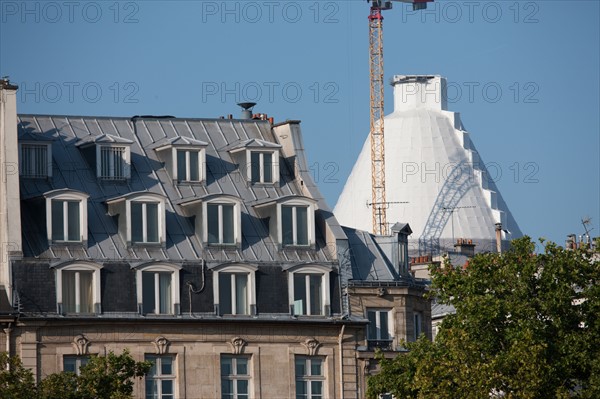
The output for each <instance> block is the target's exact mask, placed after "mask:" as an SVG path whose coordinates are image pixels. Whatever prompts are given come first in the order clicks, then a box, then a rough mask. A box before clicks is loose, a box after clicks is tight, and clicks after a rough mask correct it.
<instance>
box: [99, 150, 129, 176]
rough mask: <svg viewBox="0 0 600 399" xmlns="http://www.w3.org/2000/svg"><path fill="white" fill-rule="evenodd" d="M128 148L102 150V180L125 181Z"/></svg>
mask: <svg viewBox="0 0 600 399" xmlns="http://www.w3.org/2000/svg"><path fill="white" fill-rule="evenodd" d="M126 151H127V148H126V147H101V148H100V176H98V177H100V178H101V179H109V180H120V179H125V178H126V177H127V176H126V175H125V168H126V164H125V163H126V159H125V154H126Z"/></svg>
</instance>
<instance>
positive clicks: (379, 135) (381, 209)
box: [367, 0, 433, 235]
mask: <svg viewBox="0 0 600 399" xmlns="http://www.w3.org/2000/svg"><path fill="white" fill-rule="evenodd" d="M393 1H400V2H402V3H411V4H412V6H413V10H422V9H425V8H427V3H428V2H431V1H433V0H393ZM367 2H369V3H371V12H370V14H369V71H370V89H371V122H370V126H369V129H370V130H369V133H370V136H371V188H372V196H371V203H368V205H369V206H372V207H373V233H374V234H382V235H386V234H388V223H387V215H386V214H387V207H388V206H389V204H390V203H389V202H387V201H386V195H385V142H384V125H383V117H384V109H383V15H381V12H382V11H384V10H389V9H391V8H392V1H383V0H367Z"/></svg>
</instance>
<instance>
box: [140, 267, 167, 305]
mask: <svg viewBox="0 0 600 399" xmlns="http://www.w3.org/2000/svg"><path fill="white" fill-rule="evenodd" d="M171 278H172V273H170V272H143V273H142V302H143V312H144V314H149V313H150V314H152V313H154V314H171V313H173V306H172V305H173V303H172V293H171Z"/></svg>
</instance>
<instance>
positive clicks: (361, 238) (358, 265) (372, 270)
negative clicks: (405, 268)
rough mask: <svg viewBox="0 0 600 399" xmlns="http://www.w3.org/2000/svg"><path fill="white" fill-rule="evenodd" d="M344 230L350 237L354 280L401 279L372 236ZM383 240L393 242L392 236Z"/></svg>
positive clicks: (361, 232) (358, 231)
mask: <svg viewBox="0 0 600 399" xmlns="http://www.w3.org/2000/svg"><path fill="white" fill-rule="evenodd" d="M342 228H343V230H344V233H345V234H346V236H347V237H348V244H349V247H350V261H351V263H352V279H353V280H367V281H376V280H378V281H389V280H397V279H398V278H399V276H398V274H397V273H396V272H395V271H394V268H393V267H392V264H391V263H390V261H389V259H388V257H387V256H386V255H385V251H384V250H383V249H382V248H381V244H380V243H378V242H377V241H376V240H375V237H374V236H373V235H372V234H370V233H368V232H366V231H362V230H356V229H353V228H350V227H345V226H343V227H342ZM381 238H382V239H384V240H388V241H389V240H391V237H390V236H383V237H381Z"/></svg>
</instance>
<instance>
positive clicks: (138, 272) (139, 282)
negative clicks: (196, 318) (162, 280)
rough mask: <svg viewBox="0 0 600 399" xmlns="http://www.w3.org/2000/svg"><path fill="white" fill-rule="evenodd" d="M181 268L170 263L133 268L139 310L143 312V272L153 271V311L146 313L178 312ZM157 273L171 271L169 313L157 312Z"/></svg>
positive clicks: (158, 303)
mask: <svg viewBox="0 0 600 399" xmlns="http://www.w3.org/2000/svg"><path fill="white" fill-rule="evenodd" d="M181 269H182V267H181V266H179V265H174V264H170V263H163V262H160V263H152V264H145V265H140V266H137V267H136V268H135V280H136V291H137V304H138V309H139V312H140V313H142V314H143V309H144V287H143V273H155V275H154V276H155V277H154V301H155V303H154V310H155V312H154V313H146V314H153V315H176V314H179V310H180V298H179V294H180V292H179V273H180V270H181ZM158 273H171V309H170V311H169V313H157V310H158V312H160V288H159V277H158V276H159V274H158Z"/></svg>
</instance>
